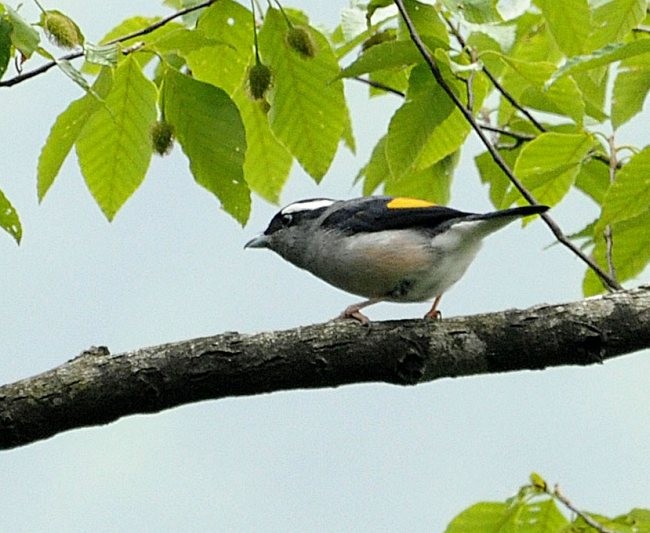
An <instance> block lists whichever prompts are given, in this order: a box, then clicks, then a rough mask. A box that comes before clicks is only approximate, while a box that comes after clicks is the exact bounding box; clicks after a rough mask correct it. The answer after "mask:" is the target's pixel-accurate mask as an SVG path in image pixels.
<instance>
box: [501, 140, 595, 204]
mask: <svg viewBox="0 0 650 533" xmlns="http://www.w3.org/2000/svg"><path fill="white" fill-rule="evenodd" d="M592 147H593V140H592V138H591V135H588V134H586V133H585V134H567V133H555V132H548V133H542V134H541V135H540V136H539V137H537V138H536V139H535V140H533V141H531V142H529V143H528V144H526V145H525V146H524V147H523V148H522V149H521V152H520V154H519V157H517V161H516V163H515V167H514V172H515V175H516V176H517V177H518V178H519V179H520V180H521V181H522V183H523V184H524V186H525V187H526V188H527V189H528V190H529V191H530V192H531V193H532V195H533V196H534V197H535V199H536V200H537V201H538V202H539V203H542V204H546V205H551V206H553V205H555V204H557V203H558V202H559V201H560V200H561V199H562V198H563V197H564V195H565V194H566V193H567V192H569V189H570V188H571V185H573V183H574V181H575V179H576V176H577V175H578V172H579V171H580V166H581V164H582V161H583V159H584V158H585V156H586V155H587V153H588V152H589V150H590V149H591V148H592ZM518 194H519V193H518V192H516V191H513V193H512V194H511V195H509V198H508V199H509V200H510V201H511V202H512V201H514V200H516V199H517V196H518Z"/></svg>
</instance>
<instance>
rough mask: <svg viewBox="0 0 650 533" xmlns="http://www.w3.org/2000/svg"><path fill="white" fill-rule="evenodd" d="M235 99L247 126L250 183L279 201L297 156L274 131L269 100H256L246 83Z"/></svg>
mask: <svg viewBox="0 0 650 533" xmlns="http://www.w3.org/2000/svg"><path fill="white" fill-rule="evenodd" d="M233 100H234V101H235V103H236V104H237V107H238V108H239V112H240V113H241V118H242V121H243V122H244V126H245V129H246V144H247V149H246V158H245V160H244V177H245V179H246V183H248V186H249V187H250V188H251V190H252V191H254V192H256V193H257V194H259V195H260V196H261V197H262V198H265V199H266V200H268V201H269V202H273V203H277V202H278V200H279V199H280V192H281V191H282V188H283V187H284V184H285V183H286V181H287V178H288V177H289V170H290V169H291V163H292V161H293V158H292V157H291V154H290V153H289V152H288V151H287V149H286V148H285V147H284V146H283V145H282V143H280V142H279V141H278V140H277V139H276V138H275V135H273V132H272V131H271V127H270V126H269V120H268V116H267V108H265V105H266V102H264V101H257V100H253V99H252V98H251V97H250V95H249V94H248V90H247V87H246V84H245V83H244V84H242V86H241V87H240V88H239V90H238V91H236V92H235V94H233Z"/></svg>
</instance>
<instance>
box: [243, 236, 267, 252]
mask: <svg viewBox="0 0 650 533" xmlns="http://www.w3.org/2000/svg"><path fill="white" fill-rule="evenodd" d="M268 244H269V238H268V237H267V236H266V235H264V234H263V233H260V234H259V235H257V236H256V237H253V238H252V239H251V240H250V241H248V242H247V243H246V244H244V248H266V247H267V246H268Z"/></svg>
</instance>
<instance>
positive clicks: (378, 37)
mask: <svg viewBox="0 0 650 533" xmlns="http://www.w3.org/2000/svg"><path fill="white" fill-rule="evenodd" d="M395 38H396V36H395V31H394V30H384V31H380V32H378V33H375V34H374V35H371V36H370V37H368V38H367V39H366V40H365V41H363V43H362V44H361V50H363V51H364V52H365V51H366V50H368V48H371V47H373V46H375V45H376V44H381V43H385V42H388V41H394V40H395Z"/></svg>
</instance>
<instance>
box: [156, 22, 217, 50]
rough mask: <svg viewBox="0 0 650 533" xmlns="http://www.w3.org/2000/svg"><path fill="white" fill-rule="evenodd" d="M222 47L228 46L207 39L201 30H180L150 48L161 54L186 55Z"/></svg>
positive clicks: (165, 36)
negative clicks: (206, 48) (203, 49)
mask: <svg viewBox="0 0 650 533" xmlns="http://www.w3.org/2000/svg"><path fill="white" fill-rule="evenodd" d="M221 45H226V46H227V42H225V41H222V40H219V39H213V38H211V37H207V36H206V35H204V34H203V32H202V31H201V30H199V29H193V30H188V29H187V28H179V29H177V30H174V31H171V32H169V33H167V34H165V35H163V36H161V37H160V38H158V39H156V40H155V41H153V42H152V43H150V44H149V48H152V49H153V50H156V51H157V52H159V53H161V54H164V53H168V52H176V53H178V54H185V55H186V54H188V53H190V52H193V51H195V50H199V49H201V48H205V47H208V46H221Z"/></svg>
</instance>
